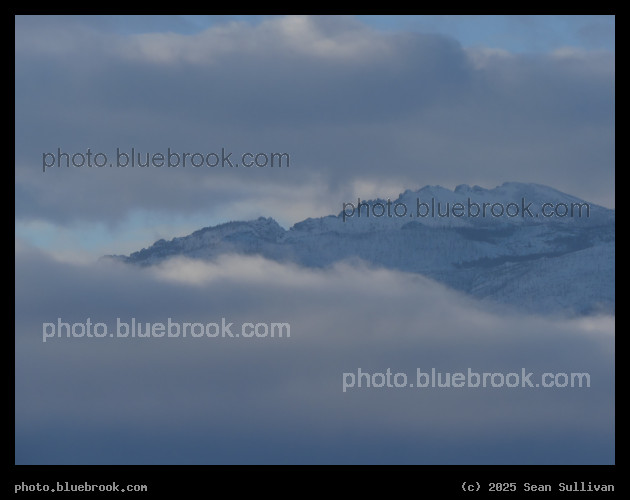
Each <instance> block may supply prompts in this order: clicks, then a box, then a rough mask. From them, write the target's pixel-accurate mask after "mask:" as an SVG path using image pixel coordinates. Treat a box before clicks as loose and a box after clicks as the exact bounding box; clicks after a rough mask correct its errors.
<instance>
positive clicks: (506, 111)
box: [15, 16, 615, 257]
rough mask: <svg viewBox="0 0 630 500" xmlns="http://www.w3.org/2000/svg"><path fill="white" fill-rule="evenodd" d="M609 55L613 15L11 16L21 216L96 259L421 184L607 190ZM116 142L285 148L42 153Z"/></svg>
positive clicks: (48, 237)
mask: <svg viewBox="0 0 630 500" xmlns="http://www.w3.org/2000/svg"><path fill="white" fill-rule="evenodd" d="M614 55H615V53H614V17H613V16H542V17H541V16H533V17H532V16H508V17H504V16H417V17H414V16H411V17H410V16H386V17H382V16H361V17H339V16H333V17H330V16H329V17H302V16H295V17H267V16H257V17H251V18H250V17H243V16H238V17H236V18H230V17H224V16H218V17H217V16H205V17H204V16H174V17H159V16H158V17H156V16H135V17H134V16H132V17H119V16H108V17H94V16H88V17H66V16H44V17H18V18H16V99H15V102H16V221H17V234H18V237H20V238H23V239H25V240H26V241H28V242H30V243H31V244H34V245H36V246H38V247H40V248H50V249H54V250H55V251H56V252H65V253H67V254H74V255H78V254H82V255H84V256H85V255H90V256H91V257H96V256H98V255H102V254H103V253H128V252H130V251H133V250H136V249H138V248H141V247H143V246H147V245H148V244H150V243H152V242H153V241H155V240H156V239H158V238H162V237H164V238H172V237H174V236H180V235H183V234H187V233H189V232H191V231H192V230H194V229H197V228H199V227H203V226H208V225H213V224H216V223H219V222H225V221H227V220H238V219H251V218H255V217H258V216H261V215H263V216H271V217H274V218H275V219H276V220H278V221H279V223H280V224H282V225H283V226H284V227H289V226H290V225H292V224H293V223H295V222H298V221H300V220H303V219H304V218H306V217H309V216H322V215H328V214H330V213H338V212H339V210H340V207H341V204H342V202H343V201H346V200H349V199H352V198H355V197H357V196H360V197H362V198H370V197H376V196H380V197H389V196H396V195H397V194H398V193H400V192H402V191H404V190H405V189H418V188H420V187H422V186H424V185H427V184H439V185H442V186H444V187H448V188H451V189H452V188H454V187H455V186H457V185H458V184H470V185H473V184H478V185H481V186H483V187H486V188H492V187H495V186H497V185H500V184H502V183H503V182H505V181H521V182H536V183H539V184H546V185H550V186H552V187H554V188H556V189H559V190H561V191H565V192H568V193H570V194H573V195H575V196H578V197H581V198H583V199H586V200H587V201H590V202H593V203H598V204H601V205H604V206H606V207H609V208H614V70H615V67H614ZM132 147H134V148H135V151H137V152H142V153H143V154H145V155H146V153H150V154H153V153H162V154H166V152H167V148H171V150H172V151H177V152H180V153H183V152H188V153H195V152H199V153H202V154H204V155H207V154H208V153H212V152H217V153H218V154H219V155H220V153H221V149H222V148H223V149H224V150H225V151H226V152H233V156H232V159H234V158H235V157H239V156H240V155H242V154H243V153H247V152H250V153H253V154H256V153H259V152H264V153H267V154H270V153H273V152H278V153H288V154H289V155H290V160H291V163H290V167H289V168H285V169H271V168H257V167H254V168H249V169H247V168H243V167H241V168H237V169H229V168H228V169H221V168H207V167H202V168H190V167H189V168H188V169H185V170H184V169H181V168H179V169H166V168H160V169H134V170H132V169H126V170H123V169H117V168H114V169H109V168H102V169H96V168H94V169H88V168H74V167H71V168H70V169H67V168H62V169H55V168H49V169H47V171H46V172H45V173H44V172H43V171H42V170H43V169H42V164H43V154H44V153H46V152H52V153H57V152H58V148H60V149H61V151H62V152H67V153H70V154H73V153H77V152H79V153H84V154H85V153H86V152H87V148H90V150H91V152H92V153H93V154H95V153H97V152H102V153H105V154H107V155H108V159H111V158H113V157H115V155H116V150H117V148H120V150H121V151H126V152H130V151H131V148H132Z"/></svg>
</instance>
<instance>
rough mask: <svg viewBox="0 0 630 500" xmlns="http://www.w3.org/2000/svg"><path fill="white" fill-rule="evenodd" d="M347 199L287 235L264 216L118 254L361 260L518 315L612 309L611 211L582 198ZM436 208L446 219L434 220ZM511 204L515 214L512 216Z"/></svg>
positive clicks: (437, 194)
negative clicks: (499, 305) (483, 212)
mask: <svg viewBox="0 0 630 500" xmlns="http://www.w3.org/2000/svg"><path fill="white" fill-rule="evenodd" d="M347 203H352V204H353V205H354V208H355V212H354V214H353V215H352V216H350V215H349V214H350V213H351V212H352V210H351V206H350V205H349V204H346V205H344V210H343V211H342V212H340V213H339V214H338V215H336V216H333V215H331V216H327V217H322V218H317V219H310V218H309V219H306V220H304V221H302V222H299V223H297V224H295V225H294V226H293V227H291V228H290V229H289V230H288V231H287V230H285V229H283V228H282V227H281V226H280V225H279V224H278V223H277V222H276V221H274V220H273V219H271V218H264V217H261V218H259V219H257V220H253V221H247V222H229V223H226V224H221V225H218V226H214V227H208V228H204V229H201V230H199V231H195V232H194V233H192V234H191V235H189V236H186V237H182V238H175V239H173V240H171V241H168V242H167V241H165V240H160V241H157V242H156V243H154V244H153V245H152V246H151V247H149V248H146V249H142V250H140V251H139V252H134V253H132V254H131V255H129V256H128V257H124V256H118V257H116V258H118V259H120V260H123V261H124V262H128V263H132V264H138V265H152V264H156V263H159V262H161V261H162V260H164V259H166V258H168V257H171V256H178V255H183V256H187V257H191V258H201V259H213V258H216V257H217V256H219V255H221V254H225V253H240V254H250V255H254V254H255V255H262V256H264V257H266V258H268V259H272V260H277V261H291V262H295V263H298V264H300V265H304V266H308V267H325V266H329V265H331V264H333V263H335V262H338V261H340V260H344V259H352V258H360V259H363V260H365V261H367V262H370V263H372V264H374V265H377V266H383V267H385V268H390V269H396V270H400V271H405V272H412V273H420V274H423V275H425V276H427V277H430V278H432V279H435V280H437V281H439V282H441V283H444V284H446V285H448V286H450V287H453V288H455V289H457V290H460V291H463V292H466V293H469V294H471V295H473V296H475V297H478V298H481V299H483V300H488V301H494V302H500V303H505V304H511V305H513V306H515V307H518V308H521V309H526V310H532V311H540V312H553V311H571V312H576V313H579V314H589V313H592V312H598V311H603V312H613V311H614V303H615V296H614V270H615V263H614V258H615V253H614V241H615V226H614V224H615V216H614V211H613V210H610V209H606V208H604V207H600V206H597V205H593V204H589V205H588V207H586V202H584V200H580V199H578V198H575V197H573V196H570V195H567V194H564V193H561V192H560V191H557V190H555V189H552V188H550V187H547V186H541V185H538V184H522V183H505V184H503V185H501V186H499V187H497V188H494V189H491V190H488V189H483V188H480V187H478V186H474V187H469V186H465V185H461V186H458V187H457V188H456V189H455V190H454V191H450V190H448V189H444V188H441V187H439V186H426V187H424V188H422V189H420V190H418V191H409V190H407V191H405V192H404V193H402V194H401V195H400V196H399V197H398V198H397V199H396V200H370V201H367V202H364V201H363V200H354V202H347ZM359 203H362V206H361V209H362V214H361V215H360V216H359V215H357V214H358V212H357V211H356V210H357V207H358V205H359ZM421 203H426V206H425V205H422V206H421V214H424V213H425V212H427V207H428V210H433V214H434V215H433V216H430V215H428V214H427V216H418V212H417V208H418V204H421ZM484 203H485V204H486V209H487V210H486V217H482V216H481V214H479V215H478V216H474V213H475V211H476V209H475V204H477V205H478V206H479V207H480V209H481V208H482V207H483V204H484ZM544 203H548V204H550V205H548V206H547V208H546V213H553V210H554V209H557V210H558V213H559V214H560V215H562V214H563V213H564V211H565V207H566V210H567V211H570V210H571V207H572V206H574V207H575V211H574V217H570V216H568V215H567V216H565V217H562V216H556V215H553V216H552V217H543V216H542V213H541V207H542V205H543V204H544ZM456 204H460V205H459V206H457V205H456ZM498 204H500V205H498ZM509 204H512V205H511V207H510V208H511V210H512V211H511V212H510V216H508V215H506V214H505V213H503V215H502V216H495V215H494V214H499V213H500V212H501V208H503V212H505V207H507V206H508V205H509ZM438 205H439V208H440V209H441V210H440V212H439V213H440V214H442V215H444V216H437V215H436V214H437V213H438V212H437V209H438ZM492 205H495V206H494V210H495V211H494V214H493V213H491V212H490V210H491V208H490V207H491V206H492ZM395 207H396V208H397V209H398V210H397V212H394V208H395ZM469 207H471V208H469ZM517 207H518V209H519V212H520V213H519V214H518V215H515V214H516V208H517ZM525 207H527V209H526V210H525V211H524V213H523V209H524V208H525ZM580 207H581V210H582V215H581V216H580V217H578V215H577V214H578V210H580ZM404 209H406V211H405V210H404ZM587 209H588V213H587V212H586V210H587ZM373 210H375V211H374V212H373ZM468 210H469V211H470V214H471V215H470V216H468V213H466V211H468ZM381 212H382V213H383V215H382V216H380V217H379V216H378V215H379V214H381ZM403 213H404V216H398V215H401V214H403ZM429 213H430V212H429ZM455 213H457V214H460V213H463V216H455V215H454V214H455ZM375 214H376V216H375ZM447 214H448V216H446V215H447ZM587 215H588V216H587Z"/></svg>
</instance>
